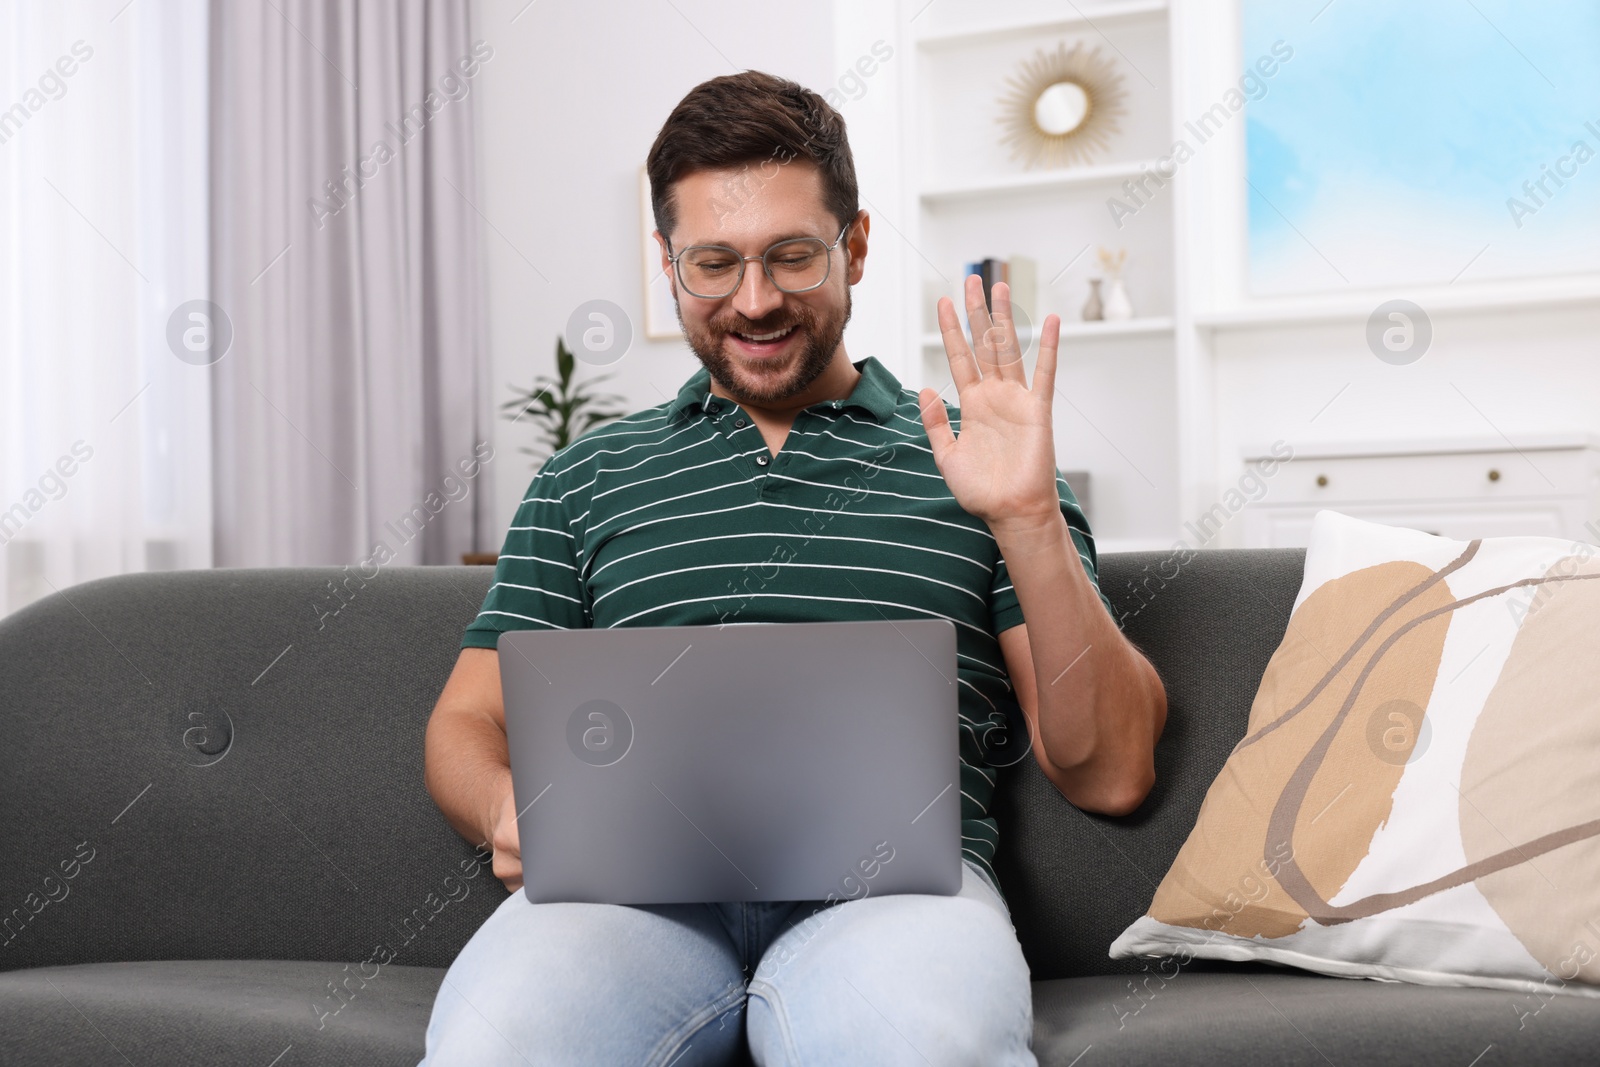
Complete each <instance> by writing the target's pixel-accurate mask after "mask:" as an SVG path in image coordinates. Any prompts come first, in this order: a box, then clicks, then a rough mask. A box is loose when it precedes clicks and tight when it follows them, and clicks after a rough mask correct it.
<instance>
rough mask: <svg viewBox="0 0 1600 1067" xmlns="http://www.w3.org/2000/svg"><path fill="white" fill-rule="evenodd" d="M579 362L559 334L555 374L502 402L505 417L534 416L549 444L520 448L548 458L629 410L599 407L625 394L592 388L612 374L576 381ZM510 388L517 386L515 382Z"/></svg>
mask: <svg viewBox="0 0 1600 1067" xmlns="http://www.w3.org/2000/svg"><path fill="white" fill-rule="evenodd" d="M576 363H577V361H576V360H574V359H573V358H572V353H571V352H570V351H568V349H567V342H566V339H565V338H562V337H557V338H556V377H554V378H551V377H550V376H549V375H540V376H539V377H538V378H535V379H534V381H533V388H532V389H529V390H526V391H522V390H517V393H516V396H515V397H513V398H512V399H511V400H508V401H506V402H505V403H504V404H502V405H500V406H501V408H502V409H504V410H505V411H506V418H508V419H510V420H511V421H512V422H516V421H517V420H519V419H521V418H522V417H523V416H527V417H528V418H530V419H531V420H533V422H534V424H535V425H536V426H537V427H538V429H539V433H540V438H541V443H542V444H544V445H545V446H546V448H544V449H535V448H523V449H520V450H519V451H522V452H525V453H527V454H528V455H531V456H544V457H545V458H548V457H550V456H552V455H554V454H555V453H557V452H559V451H560V450H561V449H563V448H565V447H567V446H568V445H569V444H571V443H572V442H573V441H576V440H577V439H578V438H579V437H582V436H583V435H584V433H586V432H587V431H588V430H590V429H591V428H592V427H594V426H595V425H597V424H599V423H602V422H606V421H609V420H611V419H620V418H621V417H622V416H623V415H626V414H627V412H625V411H611V410H596V408H605V406H606V405H607V404H609V403H611V402H613V401H620V400H623V399H624V398H623V397H622V396H619V395H618V394H616V393H604V394H600V395H596V394H593V393H591V392H589V388H590V386H592V385H594V384H596V383H597V382H603V381H605V380H606V379H607V378H610V377H611V375H609V374H602V375H601V376H600V377H598V378H590V379H588V380H587V381H582V382H578V383H577V384H574V383H573V380H572V372H573V370H574V369H575V367H576ZM511 388H512V389H514V390H516V389H517V387H516V386H514V385H513V386H511Z"/></svg>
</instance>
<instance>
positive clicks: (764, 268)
mask: <svg viewBox="0 0 1600 1067" xmlns="http://www.w3.org/2000/svg"><path fill="white" fill-rule="evenodd" d="M855 224H856V220H855V219H851V220H850V221H849V222H847V223H845V224H844V229H842V230H840V231H839V236H837V237H835V238H834V239H833V243H832V244H824V245H823V247H824V248H826V249H827V250H828V269H827V271H826V272H824V273H823V275H822V280H821V281H819V282H818V283H817V284H816V285H808V286H806V287H805V288H804V289H785V288H784V287H783V286H781V285H779V284H778V279H776V278H774V277H773V276H772V268H771V267H770V266H768V264H767V256H768V255H770V254H771V253H772V250H773V249H774V248H777V247H778V246H780V245H786V244H792V243H794V242H795V241H821V240H822V238H820V237H785V238H783V239H782V240H780V241H774V242H772V243H771V244H770V245H768V246H767V248H766V250H765V251H764V252H762V253H761V254H760V255H759V256H740V255H739V250H738V249H737V248H730V247H729V246H727V245H689V246H688V247H687V248H685V249H683V250H682V251H680V252H679V253H678V254H677V255H673V254H672V238H670V237H667V238H663V240H665V241H666V244H667V262H668V263H670V264H672V274H673V277H675V278H677V279H678V284H679V285H681V286H683V291H684V292H686V293H688V294H689V295H690V296H692V297H694V298H695V299H696V300H726V299H728V297H730V296H732V295H733V294H734V293H737V292H738V291H739V287H740V286H741V285H743V284H744V265H745V264H746V263H748V262H750V261H751V260H752V259H759V260H760V261H761V272H762V273H763V274H765V275H766V276H767V281H769V282H771V283H772V287H773V288H774V289H776V290H778V292H780V293H790V294H798V293H810V292H815V291H816V290H818V289H821V288H822V287H823V286H824V285H827V284H828V279H829V278H831V277H833V250H834V249H835V248H838V247H839V242H840V241H843V240H844V235H845V234H847V233H849V232H850V227H852V226H854V225H855ZM697 248H720V249H722V250H723V251H725V252H731V253H733V254H734V255H735V256H738V257H739V276H738V277H737V278H735V279H734V281H733V287H732V288H731V289H729V290H728V291H727V292H726V293H723V294H722V295H721V296H701V295H700V294H699V293H697V292H695V291H694V290H692V289H690V288H689V283H688V282H686V281H684V280H683V273H682V271H681V270H680V269H679V267H678V260H680V259H682V258H683V257H684V256H685V255H687V254H688V253H690V252H692V251H694V250H695V249H697Z"/></svg>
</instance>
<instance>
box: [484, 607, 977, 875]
mask: <svg viewBox="0 0 1600 1067" xmlns="http://www.w3.org/2000/svg"><path fill="white" fill-rule="evenodd" d="M499 657H500V683H501V690H502V694H503V696H504V699H505V713H506V738H507V742H508V744H509V747H510V754H511V777H512V787H513V790H514V793H515V797H516V804H517V831H518V833H519V834H520V836H521V845H522V867H523V887H524V892H525V893H526V894H527V896H528V899H529V900H530V901H532V902H534V903H536V904H543V903H552V902H568V901H573V902H588V903H605V904H668V903H688V902H718V901H762V900H828V899H845V900H852V899H859V898H861V897H865V896H874V895H877V896H881V895H884V894H892V893H933V894H941V895H945V896H949V895H953V894H955V893H956V892H957V891H958V890H959V889H960V888H961V821H960V820H961V803H960V801H961V785H960V755H959V753H958V751H957V742H958V736H957V731H958V729H959V727H958V719H957V710H956V708H957V695H958V684H957V676H956V633H955V626H954V624H953V623H951V622H950V621H949V620H947V619H918V620H899V619H896V620H883V621H876V620H874V621H868V622H815V623H734V624H726V625H723V626H662V627H621V628H598V629H595V628H591V629H582V630H513V631H509V632H507V633H503V634H501V635H500V640H499Z"/></svg>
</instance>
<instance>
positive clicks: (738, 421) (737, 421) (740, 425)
mask: <svg viewBox="0 0 1600 1067" xmlns="http://www.w3.org/2000/svg"><path fill="white" fill-rule="evenodd" d="M733 425H734V426H735V427H736V428H738V429H741V430H742V429H744V420H743V419H734V420H733Z"/></svg>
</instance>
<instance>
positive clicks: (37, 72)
mask: <svg viewBox="0 0 1600 1067" xmlns="http://www.w3.org/2000/svg"><path fill="white" fill-rule="evenodd" d="M206 18H207V14H206V8H205V5H204V3H203V2H200V0H163V2H162V3H159V4H154V3H136V4H133V5H132V6H127V7H124V0H105V2H100V3H81V4H80V3H73V4H56V3H44V2H33V0H0V614H3V613H5V612H8V611H12V610H15V609H16V608H18V607H21V606H23V605H24V604H27V603H30V602H31V601H33V600H36V599H38V598H39V597H41V596H44V595H46V594H48V593H50V592H51V591H52V590H53V589H61V588H65V587H67V586H69V585H72V584H75V583H77V582H81V581H85V580H88V579H90V578H96V577H101V576H104V575H109V574H117V573H122V572H126V571H138V570H160V569H169V568H175V567H204V566H209V565H210V564H211V462H210V456H211V446H210V436H211V421H210V376H211V368H209V367H205V366H197V365H194V364H193V363H187V362H183V361H181V360H179V359H178V358H177V357H176V356H175V355H174V353H173V351H172V350H171V348H170V347H169V345H168V343H167V325H168V320H169V318H170V317H171V315H172V313H173V311H174V310H175V309H176V308H177V307H178V306H179V305H180V304H182V303H184V302H185V301H189V300H196V299H204V298H206V297H207V296H208V293H207V288H206V287H207V281H208V256H207V244H208V238H207V229H206V228H207V212H206V204H207V199H208V198H207V162H206V160H207V144H206V138H207V124H206V65H207V26H206Z"/></svg>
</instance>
